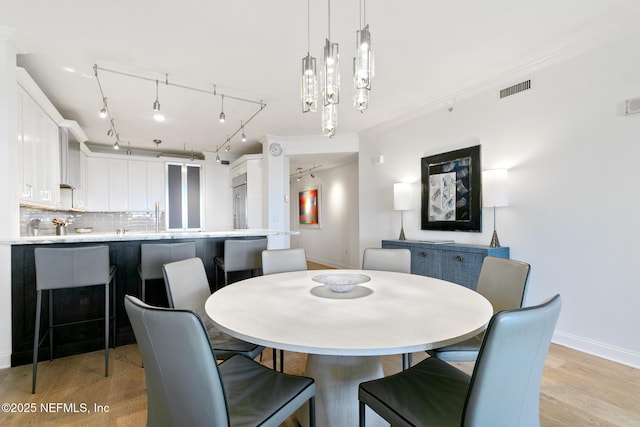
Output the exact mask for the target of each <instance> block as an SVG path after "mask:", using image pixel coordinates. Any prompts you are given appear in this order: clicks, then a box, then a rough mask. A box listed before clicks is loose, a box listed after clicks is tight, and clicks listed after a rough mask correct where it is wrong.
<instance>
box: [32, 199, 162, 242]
mask: <svg viewBox="0 0 640 427" xmlns="http://www.w3.org/2000/svg"><path fill="white" fill-rule="evenodd" d="M54 218H58V219H62V220H67V221H70V222H71V223H70V224H69V225H68V226H67V233H69V234H71V233H73V232H74V229H76V228H88V227H92V228H93V232H94V233H115V232H116V230H118V229H124V230H127V232H129V233H154V232H155V231H156V218H155V212H153V211H148V212H147V211H142V212H68V211H52V210H45V209H38V208H33V207H24V206H23V207H20V235H21V236H33V235H34V234H35V233H37V235H38V236H54V235H55V234H56V227H55V225H54V224H53V219H54ZM38 220H39V221H38ZM159 221H160V224H159V229H160V230H159V231H160V232H164V231H165V223H164V212H160V217H159ZM34 229H37V230H38V231H37V232H34V231H33V230H34Z"/></svg>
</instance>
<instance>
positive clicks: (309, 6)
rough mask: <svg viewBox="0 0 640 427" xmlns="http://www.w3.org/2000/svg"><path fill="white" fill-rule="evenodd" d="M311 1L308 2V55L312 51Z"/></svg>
mask: <svg viewBox="0 0 640 427" xmlns="http://www.w3.org/2000/svg"><path fill="white" fill-rule="evenodd" d="M310 3H311V0H307V55H308V54H309V51H311V18H310V16H311V11H310V9H311V5H310Z"/></svg>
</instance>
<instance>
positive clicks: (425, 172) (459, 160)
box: [421, 145, 482, 232]
mask: <svg viewBox="0 0 640 427" xmlns="http://www.w3.org/2000/svg"><path fill="white" fill-rule="evenodd" d="M421 170H422V224H421V225H422V230H442V231H475V232H479V231H482V209H481V207H482V206H481V195H482V172H481V171H482V169H481V166H480V145H474V146H472V147H467V148H462V149H459V150H454V151H449V152H446V153H440V154H436V155H434V156H428V157H423V158H422V159H421Z"/></svg>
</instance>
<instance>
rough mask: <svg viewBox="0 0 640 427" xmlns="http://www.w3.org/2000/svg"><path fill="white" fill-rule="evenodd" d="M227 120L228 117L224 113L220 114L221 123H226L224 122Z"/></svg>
mask: <svg viewBox="0 0 640 427" xmlns="http://www.w3.org/2000/svg"><path fill="white" fill-rule="evenodd" d="M225 120H226V116H225V115H224V111H221V112H220V123H224V121H225Z"/></svg>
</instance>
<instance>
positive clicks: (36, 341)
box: [31, 291, 42, 394]
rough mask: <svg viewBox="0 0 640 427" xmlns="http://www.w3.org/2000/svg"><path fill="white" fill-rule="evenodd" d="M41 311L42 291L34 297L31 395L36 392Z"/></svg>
mask: <svg viewBox="0 0 640 427" xmlns="http://www.w3.org/2000/svg"><path fill="white" fill-rule="evenodd" d="M41 311H42V291H37V296H36V330H35V333H34V335H33V368H32V373H31V394H34V393H35V392H36V376H37V374H38V344H40V313H41Z"/></svg>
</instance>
